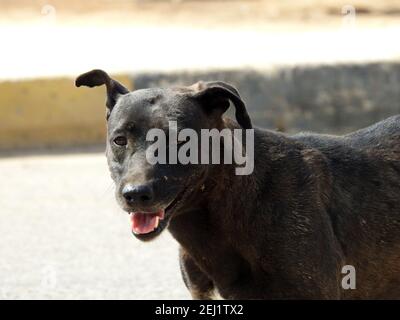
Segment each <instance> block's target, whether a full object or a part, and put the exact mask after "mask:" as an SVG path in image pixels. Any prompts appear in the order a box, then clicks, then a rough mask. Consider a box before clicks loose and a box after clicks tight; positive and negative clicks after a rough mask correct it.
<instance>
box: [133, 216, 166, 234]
mask: <svg viewBox="0 0 400 320" xmlns="http://www.w3.org/2000/svg"><path fill="white" fill-rule="evenodd" d="M163 218H164V211H160V212H156V213H142V212H133V213H131V222H132V231H133V232H134V233H136V234H146V233H149V232H152V231H153V230H154V229H156V228H157V226H158V219H163Z"/></svg>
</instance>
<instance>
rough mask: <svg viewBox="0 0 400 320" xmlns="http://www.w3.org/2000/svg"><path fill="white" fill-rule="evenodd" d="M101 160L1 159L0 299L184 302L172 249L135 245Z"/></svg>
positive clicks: (167, 241) (96, 156)
mask: <svg viewBox="0 0 400 320" xmlns="http://www.w3.org/2000/svg"><path fill="white" fill-rule="evenodd" d="M113 193H114V190H113V185H112V182H111V178H110V177H109V175H108V169H107V166H106V160H105V156H104V155H103V154H100V153H91V154H69V155H44V156H22V157H12V158H0V242H1V245H0V299H187V298H190V297H189V294H188V292H187V291H186V289H185V287H184V284H183V281H182V279H181V276H180V273H179V266H178V259H177V257H178V250H177V243H176V242H175V240H173V239H172V238H171V236H170V235H169V234H168V233H164V234H163V235H162V236H161V237H160V238H158V239H157V240H155V241H153V242H151V243H141V242H139V241H138V240H136V239H135V238H134V237H133V236H132V235H131V233H130V225H129V217H128V215H127V214H126V213H123V212H122V211H121V210H120V209H119V208H118V207H117V205H116V203H115V200H114V195H113Z"/></svg>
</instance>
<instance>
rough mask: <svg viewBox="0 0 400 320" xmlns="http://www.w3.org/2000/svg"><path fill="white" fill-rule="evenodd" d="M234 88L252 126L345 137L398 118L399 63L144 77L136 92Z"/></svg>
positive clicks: (137, 79) (138, 78)
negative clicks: (211, 83)
mask: <svg viewBox="0 0 400 320" xmlns="http://www.w3.org/2000/svg"><path fill="white" fill-rule="evenodd" d="M216 79H218V80H224V81H227V82H230V83H232V84H234V85H235V86H236V87H237V88H238V89H239V91H240V93H241V95H242V97H243V99H244V100H245V101H246V103H247V107H248V110H249V113H250V115H251V117H252V119H253V122H254V123H255V124H256V125H258V126H262V127H268V128H272V129H280V130H283V131H288V132H297V131H304V130H307V131H317V132H324V133H346V132H349V131H352V130H355V129H358V128H362V127H364V126H368V125H370V124H372V123H374V122H377V121H379V120H382V119H384V118H386V117H388V116H391V115H394V114H398V113H400V63H384V64H379V63H377V64H368V65H335V66H317V67H297V68H285V69H280V70H276V71H274V72H259V71H248V70H246V71H242V70H239V71H223V72H219V71H215V72H204V73H176V74H143V75H136V76H135V77H134V79H133V81H134V85H135V87H136V88H146V87H152V86H169V85H173V84H185V85H189V84H191V83H194V82H197V81H198V80H216Z"/></svg>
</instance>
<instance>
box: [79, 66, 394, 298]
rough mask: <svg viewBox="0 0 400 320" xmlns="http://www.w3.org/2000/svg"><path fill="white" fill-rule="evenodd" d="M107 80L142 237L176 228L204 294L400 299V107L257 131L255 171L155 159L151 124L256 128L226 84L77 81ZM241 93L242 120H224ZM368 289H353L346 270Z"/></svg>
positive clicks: (125, 179) (114, 168)
mask: <svg viewBox="0 0 400 320" xmlns="http://www.w3.org/2000/svg"><path fill="white" fill-rule="evenodd" d="M103 84H105V85H106V87H107V118H108V140H107V158H108V163H109V167H110V170H111V173H112V177H113V180H114V181H115V183H116V185H117V199H118V201H119V202H120V204H121V206H122V207H123V209H124V210H126V211H127V212H133V214H132V222H133V231H134V233H135V236H136V237H137V238H139V239H141V240H149V239H152V238H154V237H155V236H157V235H158V234H159V233H160V232H162V231H163V230H164V229H165V228H166V227H168V229H169V230H170V232H171V233H172V235H173V236H174V237H175V238H176V240H177V241H178V242H179V243H180V245H181V269H182V274H183V278H184V281H185V283H186V286H187V287H188V288H189V290H190V292H191V294H192V296H193V297H194V298H211V297H212V296H213V294H214V293H215V292H218V293H219V294H220V295H221V296H222V297H223V298H227V299H242V298H243V299H248V298H249V299H253V298H255V299H270V298H278V299H279V298H290V299H293V298H295V299H299V298H302V299H313V298H317V299H320V298H321V299H346V298H347V299H349V298H350V299H354V298H400V116H395V117H391V118H389V119H387V120H384V121H382V122H379V123H377V124H375V125H373V126H371V127H368V128H366V129H363V130H359V131H357V132H354V133H351V134H348V135H345V136H329V135H317V134H299V135H295V136H287V135H285V134H281V133H277V132H272V131H268V130H261V129H254V145H255V154H254V172H253V173H252V174H251V175H241V176H240V175H236V174H235V170H234V169H235V166H234V165H229V164H224V165H222V164H220V165H212V164H210V165H207V164H198V165H196V164H188V165H183V164H164V165H162V164H156V165H150V164H149V163H148V161H146V157H145V151H146V149H147V148H148V146H149V144H150V142H148V141H147V140H146V139H145V137H146V132H148V130H149V129H151V128H160V129H162V130H165V131H166V130H167V127H168V120H175V121H177V123H178V124H179V125H181V126H182V127H184V128H192V129H194V130H196V132H199V130H200V129H211V128H216V129H219V130H222V129H223V128H229V129H230V130H232V129H234V128H245V129H250V128H252V125H251V120H250V118H249V116H248V114H247V112H246V109H245V105H244V103H243V101H242V99H241V98H240V96H239V93H238V92H237V90H236V89H234V88H233V87H232V86H230V85H228V84H225V83H223V82H208V83H198V84H196V85H193V86H191V87H180V88H170V89H145V90H137V91H134V92H128V90H127V89H126V88H125V87H123V86H122V85H121V84H120V83H118V82H117V81H115V80H113V79H111V78H110V77H109V76H108V75H107V74H106V73H105V72H104V71H101V70H93V71H91V72H88V73H85V74H83V75H81V76H80V77H79V78H78V79H77V80H76V85H77V86H81V85H84V86H89V87H93V86H99V85H103ZM229 102H232V103H233V105H234V107H235V108H236V119H237V123H236V122H234V121H230V120H226V119H223V118H222V115H223V113H224V112H225V111H226V110H227V108H228V107H229ZM345 265H352V266H354V267H355V270H356V289H354V290H352V289H349V290H345V289H344V288H343V287H342V278H343V276H344V275H343V274H342V273H341V271H342V267H343V266H345Z"/></svg>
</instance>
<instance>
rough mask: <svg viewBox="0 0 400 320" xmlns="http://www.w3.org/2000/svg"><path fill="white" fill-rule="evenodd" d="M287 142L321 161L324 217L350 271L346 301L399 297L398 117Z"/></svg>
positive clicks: (307, 134)
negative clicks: (352, 284)
mask: <svg viewBox="0 0 400 320" xmlns="http://www.w3.org/2000/svg"><path fill="white" fill-rule="evenodd" d="M293 139H295V140H296V141H298V142H300V143H301V144H303V145H305V146H306V147H311V148H314V149H317V150H319V151H320V152H321V153H322V154H323V155H324V157H325V158H326V162H327V166H328V168H329V170H328V171H329V174H330V175H331V181H332V183H331V184H332V188H331V192H330V194H329V199H330V201H329V205H328V208H327V209H328V213H329V216H330V217H331V221H332V225H333V229H334V232H335V236H336V238H337V239H338V242H339V243H340V246H341V251H342V253H343V255H344V257H343V260H344V262H345V263H346V264H350V265H353V266H355V268H356V271H357V283H358V284H359V285H358V287H357V290H348V291H344V292H343V295H344V296H345V297H349V298H353V297H354V298H357V297H362V298H368V297H369V298H400V116H394V117H391V118H388V119H386V120H383V121H381V122H379V123H376V124H374V125H372V126H370V127H367V128H365V129H361V130H358V131H356V132H353V133H350V134H347V135H344V136H330V135H317V134H311V133H303V134H298V135H295V136H293Z"/></svg>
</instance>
